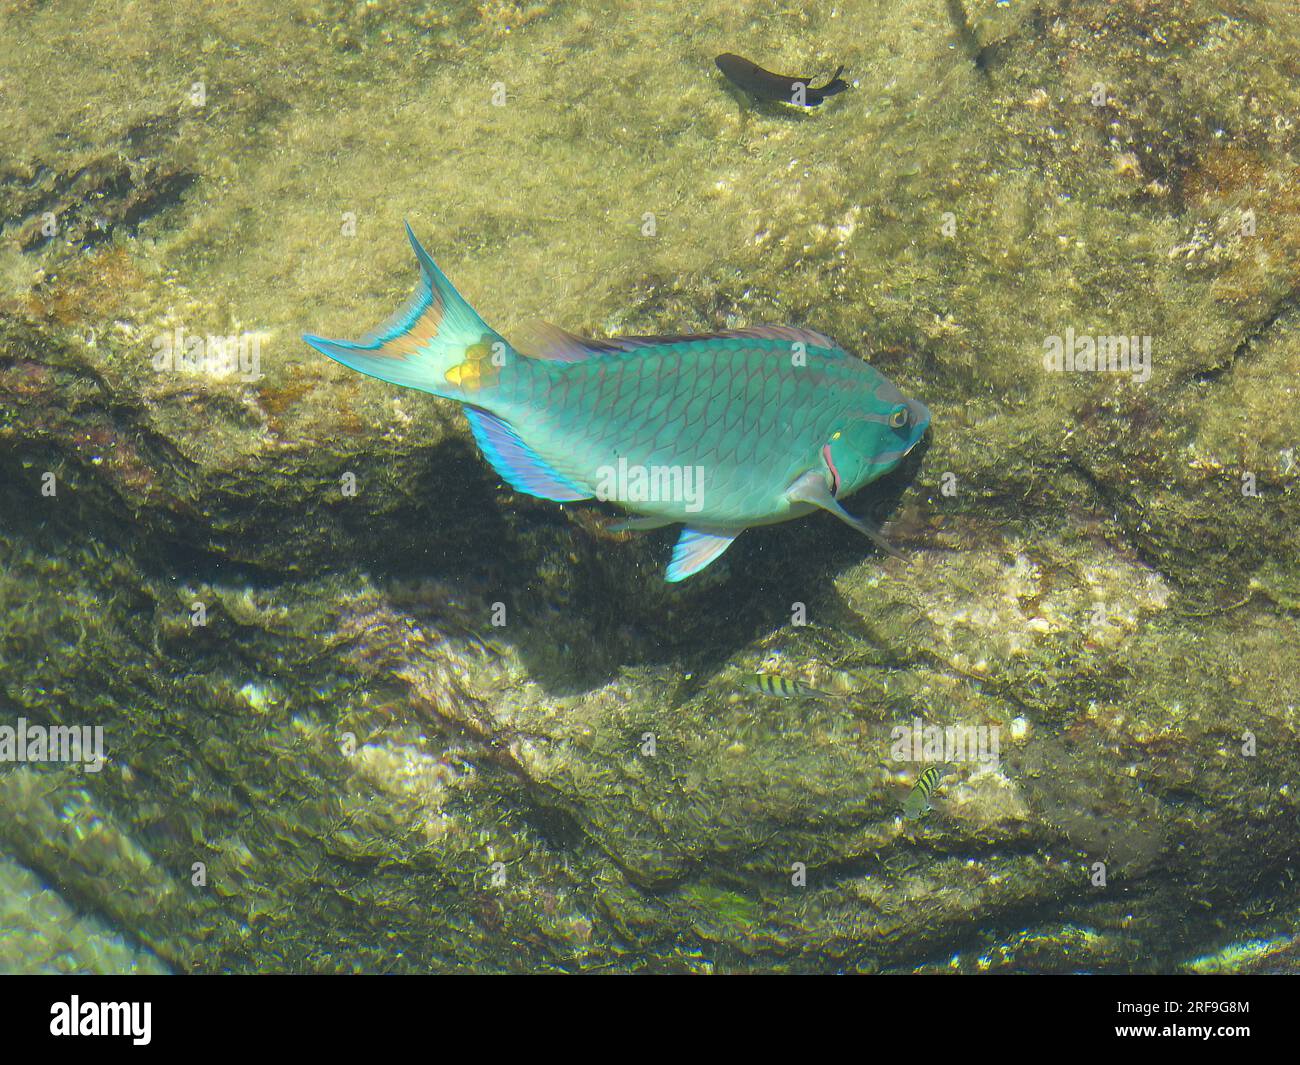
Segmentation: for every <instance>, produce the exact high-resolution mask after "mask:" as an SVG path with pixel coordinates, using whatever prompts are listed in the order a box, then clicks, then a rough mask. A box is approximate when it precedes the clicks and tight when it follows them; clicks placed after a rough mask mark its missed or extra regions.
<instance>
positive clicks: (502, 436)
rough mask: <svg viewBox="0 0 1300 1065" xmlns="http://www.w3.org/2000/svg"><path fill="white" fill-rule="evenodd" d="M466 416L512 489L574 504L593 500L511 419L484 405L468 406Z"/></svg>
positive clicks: (485, 450)
mask: <svg viewBox="0 0 1300 1065" xmlns="http://www.w3.org/2000/svg"><path fill="white" fill-rule="evenodd" d="M465 417H466V418H468V419H469V427H470V430H471V431H472V432H473V433H474V439H475V440H476V441H477V442H478V446H479V450H481V451H482V452H483V455H484V457H485V458H486V459H487V460H488V462H490V463H492V468H493V469H494V470H496V471H497V473H499V474H501V476H502V477H503V478H504V479H505V480H506V482H507V483H508V484H509V485H510V487H511V488H513V489H515V491H517V492H524V493H526V494H527V495H530V496H537V497H538V498H539V499H551V500H554V501H555V502H557V503H572V502H573V501H575V500H578V499H590V498H591V496H592V493H591V492H590V491H589V490H588V489H586V488H583V487H582V486H581V485H577V484H574V483H573V482H572V481H570V480H569V479H568V478H566V477H563V476H561V475H560V474H558V473H556V472H555V470H553V469H551V467H550V466H549V465H547V463H546V462H545V461H543V460H542V459H541V458H539V457H538V455H537V453H536V452H535V451H533V449H532V448H530V447H529V446H528V445H527V444H525V443H524V442H523V441H522V440H521V439H519V434H518V433H516V432H515V430H514V428H513V427H512V426H511V425H510V423H509V422H506V421H503V420H502V419H500V418H498V417H497V416H496V415H495V414H491V413H489V412H488V411H485V410H483V409H482V408H481V407H471V406H469V405H466V407H465Z"/></svg>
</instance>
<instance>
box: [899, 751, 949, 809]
mask: <svg viewBox="0 0 1300 1065" xmlns="http://www.w3.org/2000/svg"><path fill="white" fill-rule="evenodd" d="M947 771H948V767H947V766H946V765H932V766H930V767H929V768H927V769H926V770H925V772H923V773H922V774H921V775H920V776H919V777H917V778H916V783H915V784H913V785H912V790H911V792H910V793H909V794H908V796H907V798H906V799H904V800H903V807H902V812H903V817H904V819H905V820H908V821H915V820H916V819H917V818H918V817H924V816H925V815H926V814H927V813H929V812H930V809H931V806H930V794H931V793H932V792H933V791H934V789H935V788H937V787H938V786H939V781H940V779H941V778H942V777H943V775H944V773H946V772H947Z"/></svg>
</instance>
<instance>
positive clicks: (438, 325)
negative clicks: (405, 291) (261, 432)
mask: <svg viewBox="0 0 1300 1065" xmlns="http://www.w3.org/2000/svg"><path fill="white" fill-rule="evenodd" d="M406 235H407V237H409V238H410V241H411V247H412V248H414V249H415V256H416V258H417V259H418V260H419V261H420V283H419V285H417V286H416V289H415V292H414V293H413V294H412V295H411V299H410V301H409V302H408V303H407V305H406V306H405V307H403V308H402V309H401V310H400V311H398V312H397V313H396V314H394V315H393V316H392V317H391V318H390V319H389V320H388V321H387V322H385V323H384V324H383V325H381V326H379V327H378V328H377V329H374V330H372V331H371V332H370V333H368V334H366V336H365V337H363V338H362V339H361V340H358V341H350V340H325V339H324V338H322V337H317V336H304V337H303V340H305V341H306V342H307V343H308V344H310V345H311V346H312V347H313V348H315V349H316V350H317V351H319V352H321V353H322V354H325V355H328V356H329V357H330V358H331V359H334V360H336V361H337V362H341V363H342V364H343V365H344V366H350V367H351V368H352V369H354V370H359V371H360V372H361V373H363V374H368V375H369V376H371V377H378V378H379V379H380V380H381V381H391V382H392V383H393V384H396V385H405V386H406V387H407V388H418V389H419V390H420V391H422V392H432V393H433V394H434V395H437V396H447V397H449V398H451V399H460V400H465V399H472V398H473V397H474V396H476V395H478V394H480V393H481V392H482V391H483V390H484V389H486V388H489V387H491V385H493V384H495V383H496V380H497V376H498V374H499V373H500V370H501V367H502V366H504V365H505V364H506V361H507V360H508V359H511V358H515V357H517V356H516V355H515V353H514V351H513V350H512V349H511V347H510V345H509V344H507V343H506V342H505V340H504V339H503V338H502V337H501V335H500V334H498V333H497V332H496V330H494V329H492V328H491V327H490V326H488V324H487V323H486V322H484V321H483V319H482V318H480V317H479V316H478V314H477V313H476V312H475V310H474V308H473V307H471V306H470V305H469V304H468V303H466V302H465V299H464V297H462V296H461V294H460V293H459V292H457V291H456V289H455V288H454V287H453V286H452V283H451V282H450V281H448V280H447V278H446V275H444V274H443V272H442V271H441V270H439V269H438V267H437V265H436V264H435V263H434V261H433V259H432V258H430V257H429V253H428V252H427V251H425V250H424V249H423V248H422V247H420V242H419V241H418V240H416V239H415V234H414V233H413V232H411V227H410V225H409V224H408V225H407V227H406Z"/></svg>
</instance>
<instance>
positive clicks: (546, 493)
mask: <svg viewBox="0 0 1300 1065" xmlns="http://www.w3.org/2000/svg"><path fill="white" fill-rule="evenodd" d="M409 232H410V231H409V227H408V234H409ZM411 243H412V246H413V247H414V248H415V251H416V255H417V256H418V257H419V259H420V263H421V267H422V281H421V286H420V288H419V289H417V291H416V294H415V296H414V297H413V299H412V302H411V304H410V306H409V307H408V308H407V309H406V310H405V311H403V312H401V313H399V314H398V315H397V316H395V318H394V319H393V320H392V322H391V323H389V324H388V325H386V326H383V327H380V329H379V330H377V331H376V332H375V333H373V334H371V336H370V337H368V338H367V339H365V340H363V341H360V342H356V343H351V342H345V341H330V340H323V339H321V338H318V337H312V336H309V337H305V338H304V339H306V340H307V342H308V343H310V344H311V345H312V346H314V347H315V348H317V349H318V350H320V351H322V352H323V353H324V354H326V355H329V356H330V357H331V358H334V359H337V360H338V361H339V362H342V363H343V364H344V365H347V366H351V367H352V368H354V369H357V370H360V371H361V372H363V373H367V374H370V375H372V376H375V377H379V378H382V379H383V380H386V381H392V382H395V383H397V384H402V385H407V386H409V387H413V388H418V389H421V390H423V391H426V392H432V393H434V394H436V395H440V396H447V397H449V398H452V399H457V400H460V401H461V402H463V403H464V404H466V408H465V409H466V414H467V416H468V417H469V421H470V427H471V429H472V430H473V432H474V436H475V439H476V440H477V442H478V444H479V446H480V448H481V449H482V451H483V453H484V455H485V456H486V457H487V458H488V460H489V461H490V462H491V463H492V465H493V466H494V467H495V468H496V469H497V471H498V472H499V473H500V474H501V475H502V477H503V478H504V479H505V480H506V481H508V482H509V483H510V484H511V485H512V486H513V487H514V488H516V489H518V490H519V491H523V492H527V493H529V494H531V495H536V496H541V497H542V498H546V499H553V500H557V501H573V500H579V499H593V498H597V499H602V500H608V501H611V502H615V503H618V504H620V505H621V506H623V507H624V508H625V509H627V510H629V511H631V512H632V514H633V515H635V516H636V517H635V518H634V519H633V520H632V521H630V522H628V523H627V525H628V527H635V528H653V527H655V526H658V525H667V524H671V523H674V522H684V523H685V524H686V526H687V528H686V530H685V532H684V533H683V536H682V539H681V540H680V541H679V543H678V545H677V549H676V552H675V553H674V557H673V561H672V564H671V565H670V566H669V570H668V574H667V576H668V579H669V580H680V579H682V578H684V577H687V576H689V575H690V574H691V573H694V572H697V571H698V570H700V569H702V568H703V567H704V566H706V565H708V564H709V562H711V561H712V560H713V559H715V558H716V557H717V556H718V555H720V554H721V553H722V552H723V551H724V550H725V549H726V548H727V547H728V546H729V545H730V543H731V542H732V540H733V539H734V538H735V537H736V536H737V535H739V533H740V532H741V531H742V530H744V529H746V528H748V527H750V526H754V525H769V524H772V523H775V522H781V521H786V520H788V519H790V518H795V517H799V516H800V515H803V514H807V513H809V512H811V511H813V510H815V509H817V508H822V509H826V510H829V511H831V512H832V513H835V514H836V515H837V516H839V517H840V518H842V519H843V520H845V521H847V522H848V523H849V524H851V525H853V526H854V527H855V528H858V529H860V530H861V531H863V532H864V533H866V534H867V535H869V536H872V537H873V538H875V531H874V530H873V529H871V528H870V527H869V526H867V525H866V524H865V523H864V522H861V521H860V520H858V519H856V518H853V517H852V516H850V515H849V514H847V513H846V512H845V511H844V510H843V508H842V507H841V506H840V504H839V502H838V500H839V499H841V498H843V497H845V496H847V495H849V494H850V493H852V492H854V491H856V490H857V489H858V488H861V487H862V486H863V485H865V484H867V483H869V482H870V481H872V480H875V479H876V478H877V477H880V476H881V475H882V474H885V473H887V472H889V471H890V470H891V469H893V468H894V467H895V466H897V465H898V463H899V462H900V461H901V460H902V458H903V457H904V456H905V455H906V454H907V453H908V452H909V451H910V450H911V449H912V448H913V447H914V446H915V445H916V443H917V442H918V441H919V440H920V438H921V436H922V434H923V433H924V432H925V428H926V426H927V425H928V423H929V412H928V411H927V410H926V408H925V407H924V405H922V404H921V403H919V402H917V401H915V400H908V399H905V398H904V397H903V395H902V394H901V393H900V392H899V391H898V389H897V388H896V387H895V386H894V385H893V384H891V383H890V382H889V381H888V380H886V379H885V378H884V377H883V376H882V375H881V374H880V373H879V372H877V371H876V370H874V369H872V368H871V367H870V366H868V365H867V364H866V363H865V362H863V361H862V360H860V359H858V358H855V357H853V356H851V355H849V354H848V353H846V352H845V351H843V350H842V349H841V348H840V347H838V346H837V345H836V344H835V343H834V342H833V341H831V340H830V339H829V338H827V337H825V336H822V335H821V334H819V333H814V332H812V331H810V330H803V329H794V328H790V327H784V326H776V327H771V326H768V327H762V326H760V327H756V328H752V329H741V330H733V331H730V332H724V333H709V334H701V335H697V336H666V337H615V338H613V339H610V340H586V339H583V338H580V337H576V336H573V335H571V334H568V333H564V332H562V331H560V330H558V329H554V328H552V327H548V328H546V329H545V330H544V331H542V332H540V333H539V334H538V335H537V336H536V337H535V338H534V340H533V343H532V344H531V345H529V346H525V345H523V344H520V345H519V346H518V347H515V346H512V345H511V344H509V343H507V342H506V341H505V340H504V338H502V337H501V336H500V335H499V334H497V333H496V332H495V331H493V330H492V329H491V328H490V327H488V326H487V325H486V324H485V323H484V322H483V321H482V319H481V318H479V317H478V315H477V314H475V313H474V311H473V310H472V309H471V308H470V307H469V305H468V304H467V303H466V302H465V301H464V299H462V298H461V296H460V295H459V294H458V293H457V292H456V290H455V289H454V288H453V287H452V286H451V284H450V282H448V281H447V279H446V278H445V277H444V276H443V275H442V273H441V272H440V271H439V270H438V268H437V267H436V266H435V265H434V264H433V260H432V259H430V258H429V256H428V254H427V253H426V252H425V251H424V250H423V248H421V247H420V245H419V244H418V242H417V241H416V240H415V237H414V235H413V234H411Z"/></svg>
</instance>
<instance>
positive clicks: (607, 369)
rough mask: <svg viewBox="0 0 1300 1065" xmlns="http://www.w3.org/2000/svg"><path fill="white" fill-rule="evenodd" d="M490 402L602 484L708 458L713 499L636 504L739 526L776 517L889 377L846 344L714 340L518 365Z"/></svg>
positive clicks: (585, 480) (542, 449) (546, 451)
mask: <svg viewBox="0 0 1300 1065" xmlns="http://www.w3.org/2000/svg"><path fill="white" fill-rule="evenodd" d="M512 370H513V371H514V372H511V373H509V374H507V375H505V376H504V377H503V380H502V382H501V387H500V389H499V390H498V391H497V392H496V394H495V395H494V396H493V402H492V407H493V409H495V410H496V411H497V412H498V413H499V414H501V416H502V417H505V418H507V419H508V420H509V421H510V422H511V423H512V424H513V425H514V426H515V427H516V429H517V430H518V432H519V434H520V435H521V437H523V439H524V440H525V441H527V443H528V445H529V446H530V447H532V448H533V449H534V450H535V451H536V452H537V454H538V455H539V456H541V457H542V458H543V459H544V460H545V461H546V462H547V463H548V464H550V465H551V466H552V467H554V469H555V470H557V471H558V472H560V473H561V474H563V475H564V476H565V477H567V478H569V479H570V480H572V481H575V482H577V483H580V484H586V485H589V486H592V487H593V489H594V487H595V486H596V485H597V483H598V481H599V478H600V476H601V471H602V469H617V467H618V465H619V461H620V459H623V460H626V463H627V464H628V467H629V468H631V467H640V468H642V469H651V468H654V467H678V468H686V467H699V468H700V469H701V470H702V472H703V493H702V500H703V503H704V509H703V510H701V511H693V512H687V511H686V510H685V502H686V501H685V500H682V499H677V500H662V501H652V502H647V503H638V505H637V508H636V509H637V510H638V511H639V512H642V513H647V514H656V515H661V516H664V517H667V518H671V519H673V520H686V521H690V522H692V523H694V524H697V525H706V526H707V525H716V526H723V527H738V526H743V525H746V524H758V523H762V522H766V521H771V520H773V519H774V518H778V517H779V516H781V515H782V514H783V512H784V493H785V491H786V489H787V488H788V487H789V486H790V483H791V482H792V481H793V480H794V479H795V478H796V477H797V476H799V475H800V474H801V473H803V472H804V471H806V470H808V469H810V468H814V467H815V466H816V465H817V464H818V463H819V462H820V452H821V448H822V447H823V445H825V444H826V443H827V441H828V439H829V437H830V434H831V433H832V432H833V431H834V427H835V425H836V424H837V423H838V422H840V421H842V420H843V419H844V418H845V417H846V416H847V415H849V414H851V413H853V412H854V411H858V410H865V409H870V408H871V406H872V404H873V402H875V393H876V389H877V388H878V387H879V386H880V384H881V383H882V382H883V380H884V378H882V377H881V375H880V374H879V373H878V372H877V371H875V370H874V369H872V368H871V367H870V366H869V365H867V364H866V363H865V362H862V361H861V360H860V359H857V358H853V357H851V356H849V355H847V354H845V353H844V352H843V351H841V350H839V349H816V348H810V349H809V350H808V352H807V357H806V363H805V364H803V365H795V363H794V360H792V358H791V346H790V343H789V342H788V341H784V340H772V339H756V338H752V337H744V338H727V339H719V338H708V339H701V340H699V341H696V342H688V343H682V342H680V341H678V342H676V343H672V344H666V345H663V346H659V347H654V346H651V347H643V348H638V349H635V350H632V351H624V352H613V353H609V354H604V355H597V356H593V357H592V358H589V359H586V360H584V361H581V362H567V363H566V362H555V361H546V360H535V359H521V360H518V361H517V362H514V363H512Z"/></svg>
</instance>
